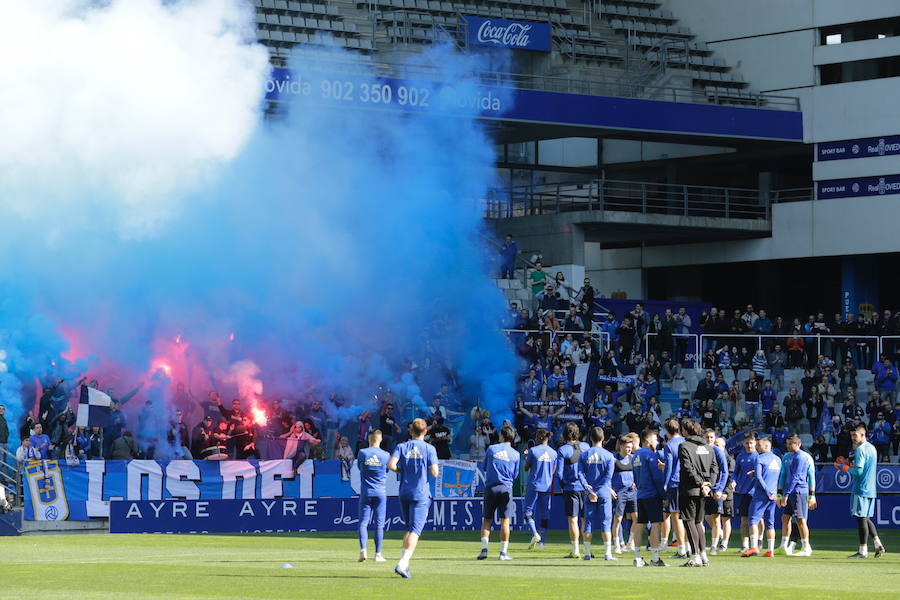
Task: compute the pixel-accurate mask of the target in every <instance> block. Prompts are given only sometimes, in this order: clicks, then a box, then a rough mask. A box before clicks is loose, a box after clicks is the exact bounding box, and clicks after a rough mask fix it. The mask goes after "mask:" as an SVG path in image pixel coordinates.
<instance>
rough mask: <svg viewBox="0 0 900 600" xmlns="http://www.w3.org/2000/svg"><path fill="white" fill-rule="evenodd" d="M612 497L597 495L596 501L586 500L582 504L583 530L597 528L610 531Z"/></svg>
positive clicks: (589, 531) (605, 531)
mask: <svg viewBox="0 0 900 600" xmlns="http://www.w3.org/2000/svg"><path fill="white" fill-rule="evenodd" d="M612 502H613V501H612V498H610V497H603V496H597V501H596V502H591V501H590V500H588V501H587V502H586V503H585V505H584V532H585V533H591V532H593V531H594V529H597V530H599V531H601V532H603V533H609V532H610V531H612V513H613V506H612Z"/></svg>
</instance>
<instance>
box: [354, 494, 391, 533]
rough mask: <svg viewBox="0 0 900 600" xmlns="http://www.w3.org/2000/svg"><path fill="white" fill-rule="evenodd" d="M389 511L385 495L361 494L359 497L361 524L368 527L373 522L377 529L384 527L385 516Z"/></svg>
mask: <svg viewBox="0 0 900 600" xmlns="http://www.w3.org/2000/svg"><path fill="white" fill-rule="evenodd" d="M386 513H387V498H385V497H384V496H360V497H359V526H360V528H364V527H368V526H369V524H370V523H373V524H374V525H375V527H376V528H377V529H381V528H383V527H384V518H385V514H386Z"/></svg>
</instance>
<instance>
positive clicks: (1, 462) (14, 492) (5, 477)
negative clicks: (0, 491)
mask: <svg viewBox="0 0 900 600" xmlns="http://www.w3.org/2000/svg"><path fill="white" fill-rule="evenodd" d="M0 485H2V486H3V487H4V488H6V499H7V500H8V501H10V503H11V504H12V505H13V506H22V501H23V497H22V465H21V464H20V463H19V461H18V460H16V455H15V454H13V453H12V452H10V451H9V450H7V449H6V448H0Z"/></svg>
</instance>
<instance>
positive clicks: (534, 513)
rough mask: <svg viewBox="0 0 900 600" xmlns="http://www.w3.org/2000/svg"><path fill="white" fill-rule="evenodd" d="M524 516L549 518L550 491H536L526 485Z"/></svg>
mask: <svg viewBox="0 0 900 600" xmlns="http://www.w3.org/2000/svg"><path fill="white" fill-rule="evenodd" d="M523 512H524V516H526V517H534V518H535V519H537V518H540V519H541V520H547V519H549V518H550V492H538V491H536V490H535V489H534V488H533V487H531V486H528V489H526V490H525V506H524V509H523Z"/></svg>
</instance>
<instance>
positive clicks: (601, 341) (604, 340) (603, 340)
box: [500, 328, 610, 354]
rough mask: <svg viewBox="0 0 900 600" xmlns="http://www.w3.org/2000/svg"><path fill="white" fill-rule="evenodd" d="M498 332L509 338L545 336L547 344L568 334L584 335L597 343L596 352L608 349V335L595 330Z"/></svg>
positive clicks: (508, 330)
mask: <svg viewBox="0 0 900 600" xmlns="http://www.w3.org/2000/svg"><path fill="white" fill-rule="evenodd" d="M500 331H502V332H503V333H505V334H506V335H507V336H509V335H510V334H515V333H521V334H523V336H525V337H527V336H534V335H539V336H544V335H546V336H549V343H553V342H556V341H559V340H560V339H561V338H563V339H564V338H565V337H566V335H568V334H570V333H571V334H572V335H573V336H576V335H577V336H583V335H586V336H588V337H589V338H591V339H592V340H595V341H598V346H597V347H598V348H599V350H598V352H600V353H601V354H603V353H605V352H606V351H607V350H609V348H610V338H609V334H608V333H607V332H605V331H599V330H597V329H592V330H590V331H578V330H574V331H573V330H564V329H561V330H558V331H553V330H551V329H508V328H503V329H501V330H500ZM547 348H549V346H547ZM547 348H544V350H546V349H547Z"/></svg>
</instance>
